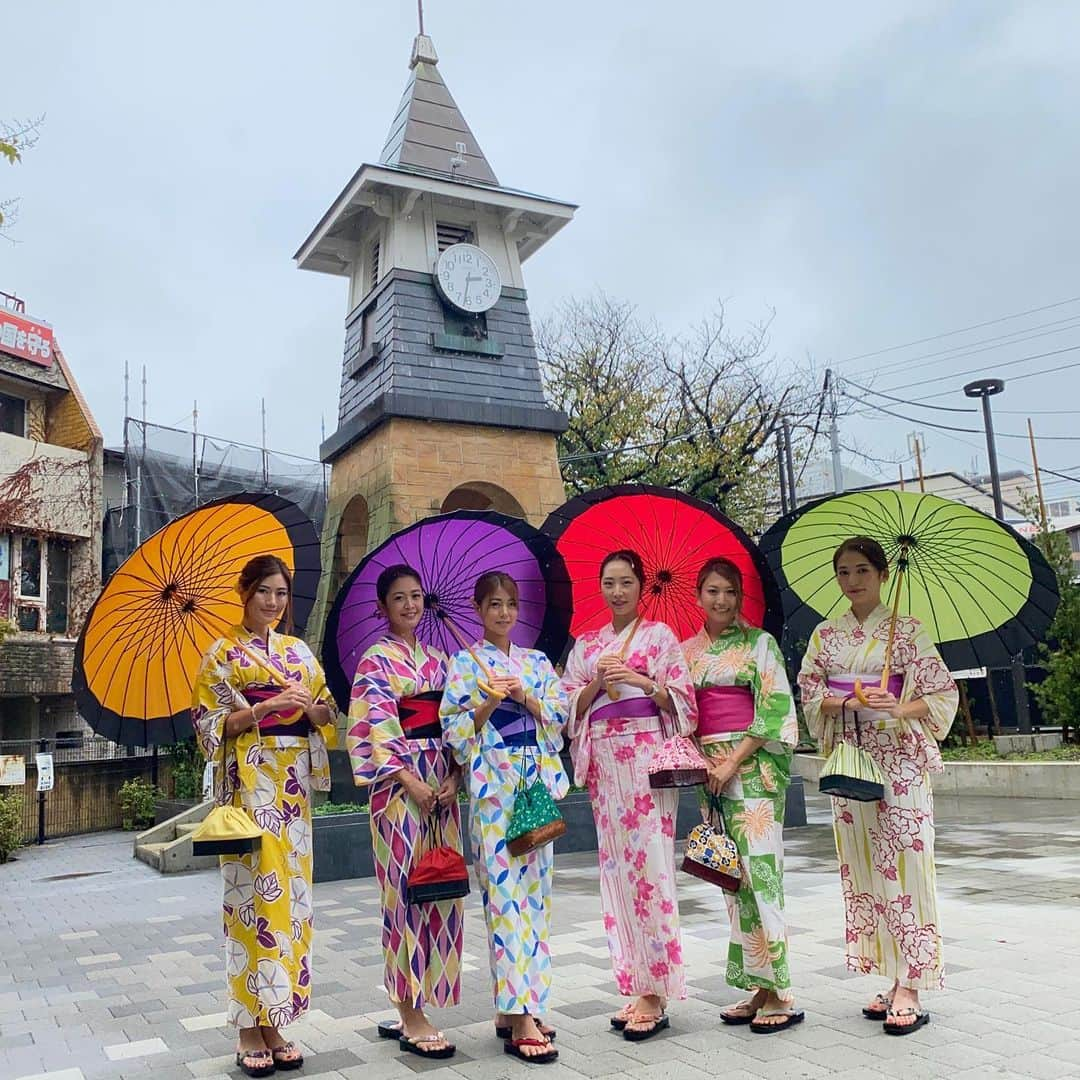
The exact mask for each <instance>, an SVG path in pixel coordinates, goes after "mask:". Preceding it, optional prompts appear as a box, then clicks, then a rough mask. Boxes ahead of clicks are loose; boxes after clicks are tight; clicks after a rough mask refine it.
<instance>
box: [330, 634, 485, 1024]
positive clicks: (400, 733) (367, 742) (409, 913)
mask: <svg viewBox="0 0 1080 1080" xmlns="http://www.w3.org/2000/svg"><path fill="white" fill-rule="evenodd" d="M445 685H446V657H445V656H444V655H443V654H442V653H441V652H439V650H438V649H433V648H429V647H428V646H426V645H424V644H422V643H421V642H417V643H416V646H415V647H412V646H409V645H408V644H406V643H405V642H404V641H403V640H401V639H400V638H397V637H394V636H392V635H387V636H386V637H385V638H383V639H382V641H379V642H377V643H376V644H375V645H372V647H371V648H370V649H368V651H367V652H366V653H364V655H363V657H362V658H361V660H360V664H359V666H358V667H357V669H356V676H355V678H354V680H353V687H352V700H351V701H350V704H349V729H348V736H347V739H346V742H347V746H348V750H349V758H350V761H351V763H352V769H353V777H354V779H355V780H356V783H357V784H358V785H361V786H363V785H368V786H370V789H371V793H370V797H369V802H368V806H369V809H370V812H371V842H372V849H373V852H374V856H375V876H376V877H377V878H378V881H379V889H380V891H381V893H382V914H383V929H382V944H383V953H384V956H385V961H386V964H385V982H386V989H387V992H388V993H389V995H390V997H391V999H392V1000H393V1001H404V1002H408V1003H409V1004H410V1005H412V1006H413V1008H416V1009H423V1008H424V1007H425V1005H426V1004H428V1003H430V1004H432V1005H436V1006H439V1007H442V1006H445V1005H456V1004H457V1003H458V1000H459V998H460V996H461V943H462V942H461V937H462V921H463V916H464V908H463V905H462V902H461V900H446V901H442V902H440V903H434V904H410V903H409V902H408V900H407V897H406V893H407V889H408V877H409V871H410V870H411V869H412V865H413V861H414V859H415V858H417V857H418V856H419V855H420V854H422V853H423V852H424V851H425V850H426V849H427V847H430V846H431V843H432V840H433V838H434V833H433V829H432V824H431V821H430V820H428V821H425V820H423V819H422V817H421V814H420V808H419V807H418V806H417V805H416V803H414V802H413V801H412V799H410V798H409V796H408V795H407V794H406V792H405V789H404V788H403V787H402V786H401V784H400V783H398V781H397V780H396V779H393V774H394V773H396V772H397V771H398V770H399V769H409V770H410V771H411V772H413V773H415V774H416V775H417V776H419V777H420V779H421V780H423V781H424V783H426V784H430V785H431V786H432V787H438V786H439V785H440V784H442V782H443V781H444V780H445V779H446V778H447V776H448V775H449V773H450V756H449V753H448V752H447V749H446V747H445V746H444V745H443V741H442V738H441V732H440V733H438V734H435V735H434V737H430V736H428V735H427V734H426V733H424V732H423V729H420V731H419V733H423V734H425V737H421V738H414V737H411V736H407V735H406V733H405V731H404V729H403V727H402V722H401V717H400V715H399V710H398V706H399V703H400V701H401V699H402V698H411V697H415V696H416V695H418V694H426V693H431V692H433V691H438V692H439V693H440V694H441V692H442V690H443V687H444V686H445ZM436 707H437V703H436V705H435V706H433V711H434V709H435V708H436ZM435 723H436V727H437V726H438V725H437V721H436V722H435ZM440 813H441V821H440V824H441V829H442V838H443V841H444V842H445V843H446V844H447V845H449V846H450V847H451V848H454V849H455V850H458V851H460V850H461V814H460V812H459V810H458V806H457V803H456V802H455V803H454V805H453V806H451V807H450V808H449V809H448V810H444V811H441V812H440Z"/></svg>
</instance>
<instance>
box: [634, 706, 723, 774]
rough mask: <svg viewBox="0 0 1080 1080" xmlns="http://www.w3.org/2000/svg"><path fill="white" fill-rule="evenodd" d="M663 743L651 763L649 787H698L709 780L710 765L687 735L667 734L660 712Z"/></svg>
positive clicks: (662, 715)
mask: <svg viewBox="0 0 1080 1080" xmlns="http://www.w3.org/2000/svg"><path fill="white" fill-rule="evenodd" d="M660 730H661V731H662V732H663V735H664V741H663V743H662V744H661V745H660V747H659V749H658V750H657V751H656V753H655V754H653V756H652V759H651V760H650V761H649V787H651V788H681V787H696V786H697V785H698V784H704V783H705V781H706V780H708V778H709V769H708V762H706V760H705V755H704V754H702V752H701V751H700V750H699V749H698V745H697V743H696V742H694V740H693V739H692V738H690V737H689V736H688V735H668V733H667V722H666V721H665V719H664V714H663V712H661V713H660Z"/></svg>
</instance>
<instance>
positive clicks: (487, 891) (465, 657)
mask: <svg viewBox="0 0 1080 1080" xmlns="http://www.w3.org/2000/svg"><path fill="white" fill-rule="evenodd" d="M473 651H474V652H475V653H476V655H477V656H478V657H479V658H480V660H481V662H482V663H483V664H484V670H483V672H481V669H480V668H479V667H477V665H476V662H475V661H474V660H473V658H472V657H471V656H470V655H469V654H468V653H467V652H461V653H458V654H457V655H456V656H455V657H454V658H453V659H452V660H451V661H450V670H449V673H448V675H447V681H446V691H445V693H444V694H443V701H442V706H441V709H440V712H441V715H442V724H443V732H444V735H445V738H446V741H447V742H448V743H449V744H450V746H451V747H452V748H453V751H454V756H455V757H456V758H457V760H458V762H460V764H461V765H462V767H463V769H464V772H465V777H466V779H467V781H468V785H469V796H470V799H471V804H472V805H471V811H472V812H471V819H472V821H471V825H472V843H473V853H474V862H473V869H474V870H475V871H476V877H477V881H478V883H479V885H480V890H481V894H482V900H483V906H484V920H485V922H486V923H487V931H488V953H489V957H490V961H491V979H492V983H493V985H494V996H495V1008H496V1010H497V1011H498V1012H501V1013H506V1014H514V1013H528V1014H529V1015H530V1016H543V1015H544V1014H545V1013H546V1012H547V1010H548V998H549V996H550V994H551V946H550V937H551V876H552V866H553V856H552V845H551V844H544V845H543V846H542V847H539V848H536V849H535V850H534V851H530V852H529V853H528V854H527V855H521V856H515V855H511V854H510V852H509V851H508V850H507V847H506V830H507V828H508V827H509V825H510V815H511V814H512V813H513V809H514V796H515V793H516V791H517V789H518V785H519V783H520V778H521V774H522V770H523V769H524V771H525V783H526V784H527V785H528V786H530V787H531V786H532V784H533V783H534V782H535V781H536V779H537V777H539V778H540V779H541V780H542V781H543V782H544V784H545V785H546V786H547V789H548V791H550V792H551V795H552V798H555V799H561V798H562V797H563V796H564V795H565V794H566V792H567V789H568V788H569V785H570V781H569V778H568V777H567V775H566V773H565V771H564V770H563V767H562V761H561V760H560V758H559V751H560V750H561V749H562V730H563V726H564V725H565V723H566V696H565V695H564V694H563V692H562V687H561V686H560V684H559V677H558V676H557V675H556V674H555V669H554V668H553V667H552V666H551V662H550V661H549V660H548V658H547V657H546V656H545V655H544V654H543V653H542V652H537V651H536V650H534V649H519V648H518V647H517V646H516V645H511V646H510V655H509V656H507V655H506V653H504V652H502V651H501V650H499V649H496V648H495V647H494V646H493V645H490V644H488V643H487V642H483V643H481V644H478V645H475V646H473ZM492 672H494V673H495V674H499V675H514V676H517V677H518V678H520V679H521V682H522V685H523V686H524V687H525V690H526V692H527V693H529V694H531V695H532V696H533V697H534V698H535V699H536V700H537V701H538V702H540V705H541V714H540V718H539V719H538V720H537V721H536V723H535V727H536V745H535V746H529V747H521V746H507V745H506V743H505V742H504V741H503V737H502V735H500V733H499V731H498V730H497V727H496V725H495V724H494V723H493V722H492V721H491V720H489V721H488V722H487V723H486V724H484V726H483V727H482V728H481V729H480V731H479V733H477V732H476V730H475V722H474V714H475V710H476V708H477V707H478V706H479V705H480V704H481V702H482V701H483V700H484V694H483V691H481V690H480V688H479V686H478V685H477V680H478V676H481V675H483V676H490V674H491V673H492Z"/></svg>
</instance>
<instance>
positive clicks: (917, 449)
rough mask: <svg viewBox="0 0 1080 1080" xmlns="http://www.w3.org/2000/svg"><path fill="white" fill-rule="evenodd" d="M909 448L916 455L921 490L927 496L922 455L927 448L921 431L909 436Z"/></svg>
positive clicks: (916, 467)
mask: <svg viewBox="0 0 1080 1080" xmlns="http://www.w3.org/2000/svg"><path fill="white" fill-rule="evenodd" d="M908 448H909V449H910V450H911V451H912V453H914V455H915V469H916V475H917V476H918V477H919V490H920V491H921V492H922V493H923V494H924V495H925V494H926V481H925V479H924V477H923V464H922V455H923V450H924V449H925V448H926V446H925V443H924V442H923V436H922V432H921V431H913V432H912V433H911V434H910V435H909V436H908Z"/></svg>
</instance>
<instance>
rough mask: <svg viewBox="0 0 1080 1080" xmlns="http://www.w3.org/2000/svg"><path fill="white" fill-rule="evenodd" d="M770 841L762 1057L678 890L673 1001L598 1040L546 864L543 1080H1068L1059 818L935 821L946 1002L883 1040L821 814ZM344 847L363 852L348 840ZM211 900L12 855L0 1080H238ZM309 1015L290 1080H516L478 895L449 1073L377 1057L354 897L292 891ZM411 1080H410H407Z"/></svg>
mask: <svg viewBox="0 0 1080 1080" xmlns="http://www.w3.org/2000/svg"><path fill="white" fill-rule="evenodd" d="M809 802H810V818H811V824H810V825H809V826H808V827H806V828H804V829H795V830H791V831H790V832H789V833H788V837H787V843H788V848H787V850H788V862H787V899H788V904H787V909H788V917H789V920H790V930H791V952H790V956H791V967H792V972H793V974H794V977H795V979H796V988H797V990H798V993H799V1003H800V1005H801V1006H802V1007H803V1008H805V1010H806V1013H807V1019H806V1022H805V1023H804V1024H803V1025H802V1026H801V1027H799V1028H796V1029H793V1030H791V1031H789V1032H786V1033H784V1034H782V1035H778V1036H773V1037H762V1036H757V1035H753V1034H751V1033H750V1032H749V1030H748V1029H747V1028H745V1027H741V1028H726V1027H724V1026H723V1025H721V1024H720V1023H719V1021H718V1018H717V1009H718V1006H720V1005H722V1004H726V1003H730V1002H732V1001H734V1000H736V998H737V997H738V996H740V995H738V994H737V992H735V991H732V990H731V989H730V988H728V987H727V986H726V984H725V982H724V968H725V951H726V942H727V915H726V911H725V907H724V902H723V897H722V895H721V893H720V892H719V891H718V890H717V889H715V888H714V887H712V886H710V885H706V884H704V883H702V882H699V881H697V880H696V879H693V878H690V877H689V876H687V875H683V878H682V882H681V894H680V900H681V904H680V907H681V912H682V918H683V934H684V953H685V956H686V962H687V969H688V978H689V982H690V986H689V993H690V996H689V998H688V1000H687V1001H685V1002H677V1003H672V1005H671V1008H670V1013H671V1018H672V1023H671V1030H670V1032H667V1033H665V1034H664V1035H662V1036H660V1037H657V1038H656V1039H654V1040H651V1041H650V1042H646V1043H637V1044H635V1043H629V1042H626V1041H625V1040H623V1039H622V1038H621V1037H620V1036H619V1035H617V1034H616V1033H614V1032H612V1031H611V1030H610V1028H609V1026H608V1023H607V1017H608V1015H609V1014H610V1013H611V1012H613V1011H615V1009H617V1008H618V1007H619V1005H620V999H619V998H618V997H617V996H616V995H615V994H614V992H613V984H612V979H611V972H610V968H609V964H608V958H607V949H606V946H605V942H604V935H603V929H602V925H601V913H600V904H599V890H598V884H597V872H596V866H595V862H594V856H592V855H572V856H565V857H563V858H561V859H558V860H557V864H556V879H555V886H554V920H555V934H554V938H553V951H554V963H555V976H554V980H555V981H554V990H553V1001H554V1011H553V1012H552V1013H551V1014H550V1016H549V1019H550V1021H551V1022H552V1023H553V1024H554V1025H556V1026H557V1027H558V1029H559V1040H558V1047H559V1061H558V1062H557V1063H556V1064H555V1065H549V1066H545V1067H544V1069H543V1071H542V1072H541V1073H540V1074H539V1075H540V1077H542V1078H543V1080H578V1078H580V1077H604V1078H609V1080H626V1078H631V1077H632V1078H639V1077H663V1078H665V1080H703V1078H705V1077H723V1078H724V1080H749V1078H751V1077H754V1078H781V1077H823V1076H829V1077H840V1078H845V1080H846V1078H855V1077H860V1078H862V1077H868V1078H873V1077H885V1078H892V1077H905V1078H910V1080H921V1078H923V1077H949V1078H950V1080H975V1078H978V1080H983V1078H1009V1077H1014V1078H1019V1077H1023V1078H1033V1077H1034V1078H1042V1077H1046V1078H1053V1080H1061V1078H1068V1077H1076V1078H1080V1040H1077V1039H1076V1031H1077V1029H1078V1028H1080V826H1078V824H1077V819H1078V817H1080V801H1068V802H1052V801H1048V800H1047V801H1044V800H1018V799H996V800H995V799H939V800H938V808H937V809H938V855H939V858H938V881H939V888H940V893H941V917H942V924H943V927H944V932H945V942H946V950H947V951H946V962H947V966H948V974H947V985H948V989H947V990H946V991H945V992H944V993H940V994H933V995H927V997H926V999H925V1000H926V1003H927V1004H929V1006H930V1008H931V1009H932V1011H933V1021H932V1023H931V1024H930V1026H929V1027H927V1028H924V1029H923V1030H922V1031H920V1032H918V1033H917V1034H915V1035H913V1036H910V1037H907V1038H890V1037H887V1036H885V1035H884V1034H883V1033H882V1032H881V1029H880V1026H879V1025H876V1024H873V1023H870V1022H868V1021H866V1020H864V1019H863V1018H862V1016H861V1015H860V1009H861V1007H862V1005H863V1004H864V1003H865V1001H866V1000H868V999H869V997H870V996H872V995H873V993H875V992H876V991H877V990H879V989H883V987H882V986H881V984H880V982H879V981H876V980H870V979H864V978H859V977H857V976H854V975H851V974H850V973H848V972H847V971H845V969H844V966H843V959H842V955H841V945H840V943H841V940H842V915H843V913H842V909H841V904H840V890H839V881H838V878H837V876H836V871H835V855H834V852H833V848H832V832H831V828H830V826H829V824H828V807H827V803H826V801H825V800H824V799H822V798H821V797H820V796H816V795H815V796H812V797H811V798H810V800H809ZM358 842H360V843H368V842H369V840H368V838H367V836H360V837H358ZM220 896H221V887H220V879H219V877H218V875H217V873H216V872H215V871H204V872H201V873H192V874H185V875H177V876H168V877H164V876H161V875H159V874H157V873H156V872H154V871H152V870H150V869H149V868H148V867H146V866H144V865H143V864H142V863H139V862H136V861H135V860H134V859H132V858H131V837H130V836H129V835H124V834H119V833H105V834H98V835H94V836H90V837H82V838H73V839H70V840H64V841H58V842H56V843H52V844H47V845H45V846H44V847H42V848H31V849H24V850H23V851H21V852H20V853H19V856H18V859H17V861H15V862H12V863H9V864H8V865H6V866H3V867H0V930H2V932H3V937H2V939H0V940H2V942H3V944H2V947H0V1080H29V1078H34V1080H42V1078H48V1080H96V1078H98V1077H117V1078H120V1080H137V1078H138V1080H149V1078H151V1077H152V1078H154V1080H192V1078H193V1077H203V1078H208V1080H220V1078H221V1077H226V1076H227V1077H234V1076H238V1075H240V1073H239V1070H238V1069H237V1068H236V1066H235V1064H234V1061H233V1056H232V1052H233V1046H234V1036H233V1033H232V1032H231V1031H230V1030H228V1029H227V1028H226V1027H225V1026H224V1007H225V1006H224V975H223V958H222V943H221V938H220V918H219V903H220ZM315 899H316V909H317V921H316V931H315V944H314V961H315V979H314V998H313V1008H312V1010H311V1011H310V1012H309V1014H308V1015H307V1016H306V1017H305V1018H304V1020H302V1021H300V1022H298V1023H297V1024H296V1025H294V1026H293V1027H291V1028H290V1029H289V1033H290V1035H293V1036H294V1037H296V1038H297V1039H298V1041H299V1042H300V1043H301V1044H302V1046H303V1048H304V1050H305V1052H306V1054H307V1055H308V1062H307V1064H306V1066H305V1068H304V1070H303V1072H302V1073H299V1074H295V1075H297V1076H298V1077H302V1078H304V1080H361V1078H362V1080H383V1078H386V1080H396V1078H405V1080H408V1078H410V1077H412V1076H413V1074H415V1073H428V1074H431V1076H430V1080H460V1078H462V1077H464V1078H467V1080H504V1078H506V1080H510V1078H517V1077H524V1076H527V1075H530V1074H531V1073H532V1072H533V1071H534V1070H535V1068H536V1067H534V1066H527V1065H524V1064H521V1063H519V1062H516V1061H513V1060H512V1059H510V1058H509V1057H507V1056H506V1055H505V1054H503V1052H502V1047H501V1045H500V1044H499V1043H498V1042H497V1041H496V1040H495V1039H494V1037H493V1033H492V1030H491V1006H490V1001H491V996H490V986H489V976H488V965H487V957H486V948H485V941H484V932H483V922H482V918H481V915H480V907H479V897H478V895H477V893H476V892H475V889H474V891H473V894H472V895H471V897H470V899H469V901H468V904H469V909H468V919H467V923H466V945H467V952H466V957H465V965H464V975H463V994H462V996H463V1004H462V1005H460V1006H459V1007H457V1008H454V1009H447V1010H445V1011H443V1012H441V1013H439V1014H437V1021H438V1023H439V1024H440V1026H442V1027H443V1028H445V1029H446V1030H447V1031H448V1032H452V1034H453V1038H454V1040H455V1041H456V1042H457V1045H458V1054H457V1056H456V1057H455V1058H454V1059H452V1060H451V1061H450V1062H433V1061H422V1060H420V1059H419V1058H417V1057H415V1056H413V1055H409V1054H402V1053H401V1052H400V1051H399V1050H398V1048H397V1046H396V1044H394V1043H393V1042H390V1041H387V1040H380V1039H378V1038H377V1037H376V1032H375V1023H376V1021H378V1020H380V1019H383V1018H389V1017H390V1016H392V1015H393V1013H392V1010H391V1009H390V1008H389V1003H388V1001H387V999H386V995H385V992H384V990H383V988H382V985H381V983H382V979H381V957H380V949H379V940H378V934H379V916H378V899H377V895H376V891H375V887H374V882H373V881H371V880H356V881H341V882H332V883H326V884H322V885H316V886H315ZM425 1080H428V1078H425Z"/></svg>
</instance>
